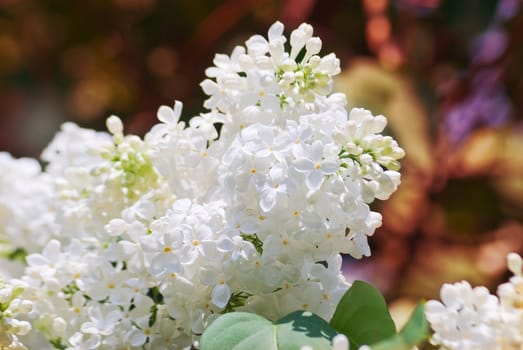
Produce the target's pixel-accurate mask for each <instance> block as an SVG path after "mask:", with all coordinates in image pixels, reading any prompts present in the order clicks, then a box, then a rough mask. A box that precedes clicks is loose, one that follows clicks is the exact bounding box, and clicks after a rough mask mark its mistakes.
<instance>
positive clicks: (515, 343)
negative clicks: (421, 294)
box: [425, 253, 523, 350]
mask: <svg viewBox="0 0 523 350" xmlns="http://www.w3.org/2000/svg"><path fill="white" fill-rule="evenodd" d="M507 262H508V267H509V270H510V271H511V272H512V273H513V274H514V276H513V277H511V278H510V280H509V281H508V282H506V283H503V284H501V285H500V286H499V287H498V291H497V296H496V295H492V294H490V293H489V292H488V290H487V289H486V288H485V287H475V288H472V287H471V286H470V284H469V283H468V282H465V281H463V282H458V283H455V284H445V285H443V287H442V288H441V302H439V301H436V300H430V301H428V302H427V304H426V309H425V315H426V317H427V320H428V321H429V323H430V326H431V328H432V329H433V331H434V334H433V335H432V338H431V342H432V344H434V345H437V346H440V348H441V349H448V350H462V349H463V350H465V349H478V350H482V349H485V350H505V349H520V348H521V346H523V337H522V335H521V330H522V329H523V272H522V265H523V264H522V259H521V257H520V256H519V255H517V254H515V253H510V254H509V255H508V256H507Z"/></svg>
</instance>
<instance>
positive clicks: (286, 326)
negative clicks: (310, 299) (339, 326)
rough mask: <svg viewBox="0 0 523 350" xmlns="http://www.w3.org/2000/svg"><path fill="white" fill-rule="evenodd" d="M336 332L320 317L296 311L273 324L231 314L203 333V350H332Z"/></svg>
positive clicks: (248, 315) (201, 346)
mask: <svg viewBox="0 0 523 350" xmlns="http://www.w3.org/2000/svg"><path fill="white" fill-rule="evenodd" d="M336 334H337V333H336V331H335V330H334V329H332V327H331V326H330V325H329V324H328V323H327V322H326V321H325V320H323V319H322V318H321V317H319V316H317V315H315V314H313V313H311V312H307V311H295V312H293V313H290V314H289V315H287V316H285V317H284V318H282V319H280V320H279V321H276V322H275V323H272V322H271V321H269V320H267V319H265V318H263V317H262V316H259V315H256V314H251V313H247V312H231V313H228V314H225V315H222V316H220V317H219V318H218V319H216V320H215V321H214V322H213V323H212V324H211V325H210V326H209V327H208V328H207V329H206V330H205V332H204V333H203V335H202V337H201V339H200V350H295V349H300V348H301V347H302V346H304V345H309V346H312V347H313V348H314V349H315V350H324V349H325V350H330V349H331V339H332V338H333V337H334V336H335V335H336Z"/></svg>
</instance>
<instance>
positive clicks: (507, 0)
mask: <svg viewBox="0 0 523 350" xmlns="http://www.w3.org/2000/svg"><path fill="white" fill-rule="evenodd" d="M520 7H521V0H499V1H498V7H497V9H496V15H495V17H494V18H495V19H496V20H497V21H500V22H504V21H508V20H509V19H511V18H512V17H514V16H515V15H516V14H517V13H518V11H519V8H520Z"/></svg>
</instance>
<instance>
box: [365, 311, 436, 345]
mask: <svg viewBox="0 0 523 350" xmlns="http://www.w3.org/2000/svg"><path fill="white" fill-rule="evenodd" d="M428 336H429V326H428V323H427V320H426V319H425V305H424V304H423V303H419V304H418V305H417V306H416V309H414V312H413V313H412V315H411V316H410V318H409V321H408V322H407V324H406V325H405V327H403V329H402V330H401V332H400V333H399V334H398V335H396V336H394V337H392V338H390V339H387V340H384V341H382V342H379V343H378V344H376V345H374V346H372V350H411V349H412V347H414V346H416V345H419V344H421V343H422V342H424V341H425V340H427V338H428Z"/></svg>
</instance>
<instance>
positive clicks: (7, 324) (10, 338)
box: [0, 278, 33, 350]
mask: <svg viewBox="0 0 523 350" xmlns="http://www.w3.org/2000/svg"><path fill="white" fill-rule="evenodd" d="M22 293H23V287H22V286H21V285H19V284H18V285H17V284H11V283H7V282H5V281H3V280H2V279H1V278H0V349H9V350H23V349H27V348H26V347H25V345H24V344H22V342H21V341H20V340H19V339H18V337H19V336H23V335H26V334H27V333H29V331H30V330H31V324H30V323H29V322H28V321H26V320H23V319H20V317H21V316H22V317H23V316H24V315H27V314H28V313H29V312H31V310H32V308H33V303H32V302H31V301H29V300H27V299H25V298H24V297H23V296H22Z"/></svg>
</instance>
